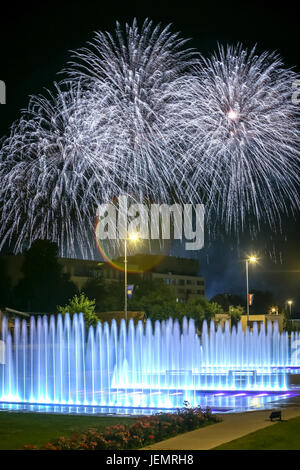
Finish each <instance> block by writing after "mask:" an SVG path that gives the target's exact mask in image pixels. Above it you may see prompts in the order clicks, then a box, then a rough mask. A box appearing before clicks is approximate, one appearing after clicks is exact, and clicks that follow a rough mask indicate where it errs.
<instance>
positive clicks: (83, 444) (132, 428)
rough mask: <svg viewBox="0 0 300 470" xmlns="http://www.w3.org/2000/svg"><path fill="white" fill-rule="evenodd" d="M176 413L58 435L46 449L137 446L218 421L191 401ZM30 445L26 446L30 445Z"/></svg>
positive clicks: (92, 448) (112, 448)
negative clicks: (101, 428) (69, 434)
mask: <svg viewBox="0 0 300 470" xmlns="http://www.w3.org/2000/svg"><path fill="white" fill-rule="evenodd" d="M184 405H185V406H184V408H182V409H179V410H177V412H175V413H158V414H156V415H153V416H145V417H142V418H136V419H134V421H133V423H132V424H130V425H123V424H116V425H113V426H108V427H106V428H105V430H104V431H103V432H99V431H97V430H96V429H88V430H87V431H86V432H85V433H83V434H74V436H72V437H71V438H66V437H59V438H58V439H55V440H53V441H51V442H48V443H47V444H45V445H44V446H43V447H42V449H43V450H103V449H105V450H118V449H120V450H121V449H136V448H139V447H143V446H145V445H148V444H150V443H153V442H157V441H160V440H162V439H166V438H168V437H172V436H174V435H176V434H178V433H181V432H186V431H191V430H193V429H197V428H198V427H201V426H203V425H205V424H208V423H212V422H217V421H218V418H217V417H216V416H214V415H213V414H212V413H211V410H210V409H209V408H206V410H202V409H201V408H200V407H197V408H190V407H189V404H188V402H185V403H184ZM28 447H29V446H26V448H28Z"/></svg>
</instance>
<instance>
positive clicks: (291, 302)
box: [287, 300, 293, 319]
mask: <svg viewBox="0 0 300 470" xmlns="http://www.w3.org/2000/svg"><path fill="white" fill-rule="evenodd" d="M287 303H288V306H289V308H290V319H291V318H292V305H293V301H292V300H288V301H287Z"/></svg>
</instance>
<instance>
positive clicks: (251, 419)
mask: <svg viewBox="0 0 300 470" xmlns="http://www.w3.org/2000/svg"><path fill="white" fill-rule="evenodd" d="M281 411H282V419H283V420H286V419H291V418H295V417H296V416H300V406H299V407H298V406H297V405H296V406H293V405H292V406H289V407H287V408H282V407H281ZM270 412H271V411H270V410H263V411H248V412H245V413H232V414H222V415H221V418H222V420H223V421H222V422H221V423H216V424H212V425H210V426H207V427H204V428H201V429H196V430H195V431H190V432H187V433H185V434H181V435H179V436H176V437H171V438H170V439H167V440H165V441H161V442H157V443H156V444H153V445H150V446H147V447H145V448H144V449H143V450H208V449H213V448H214V447H217V446H219V445H221V444H224V443H225V442H229V441H233V440H234V439H238V438H239V437H242V436H245V435H246V434H249V433H251V432H254V431H257V430H258V429H262V428H265V427H267V426H272V424H274V423H275V422H276V421H275V422H274V423H272V422H271V421H270V420H269V416H270Z"/></svg>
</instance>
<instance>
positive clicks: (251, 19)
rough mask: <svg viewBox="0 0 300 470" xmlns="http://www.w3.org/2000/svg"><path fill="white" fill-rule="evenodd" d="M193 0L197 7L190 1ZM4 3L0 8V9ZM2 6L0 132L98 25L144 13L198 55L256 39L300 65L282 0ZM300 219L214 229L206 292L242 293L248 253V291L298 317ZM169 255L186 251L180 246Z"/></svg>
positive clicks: (293, 15) (291, 13)
mask: <svg viewBox="0 0 300 470" xmlns="http://www.w3.org/2000/svg"><path fill="white" fill-rule="evenodd" d="M195 5H196V6H195ZM2 8H3V7H2ZM5 8H6V11H4V12H3V11H1V30H0V44H1V61H0V80H4V81H5V82H6V86H7V104H6V105H4V106H0V137H1V136H3V135H6V134H7V133H8V131H9V127H10V125H11V124H12V122H13V121H14V120H15V119H17V118H18V116H19V111H20V109H21V108H24V107H26V105H27V102H28V95H30V94H38V93H41V92H43V88H44V87H46V88H51V86H52V83H53V81H55V80H57V81H59V80H60V78H61V76H57V75H56V74H57V72H59V71H60V70H61V69H62V68H63V67H64V65H65V63H66V61H67V60H68V58H69V57H70V55H69V52H68V51H69V50H70V49H76V48H78V47H81V46H83V45H84V44H85V42H86V41H88V40H90V39H92V37H93V32H94V31H95V30H98V29H102V30H110V31H112V30H113V29H114V26H115V21H116V20H118V21H119V22H121V23H122V22H125V21H128V22H130V23H131V22H132V20H133V18H134V17H136V18H137V19H138V20H139V22H140V23H141V22H142V21H143V20H144V19H145V18H146V17H149V18H151V19H153V21H154V22H155V23H157V22H162V23H163V24H168V23H170V22H171V23H173V24H174V30H176V31H181V33H182V36H184V37H190V38H192V40H191V42H190V45H191V47H195V48H197V49H198V50H199V51H200V52H201V53H202V54H204V55H206V54H209V53H211V52H212V51H214V50H215V49H216V48H217V44H218V42H219V43H221V44H227V43H230V44H236V43H237V42H241V43H242V44H244V45H246V46H248V47H252V46H254V45H255V44H257V48H258V51H259V52H262V51H264V50H268V51H274V50H276V51H277V52H278V53H279V54H280V55H281V56H282V57H283V59H284V61H285V64H286V65H287V66H294V67H295V69H296V70H297V71H299V70H300V61H299V36H298V34H299V27H298V21H299V18H298V16H297V12H296V10H295V9H293V8H292V7H291V4H290V3H288V2H282V7H281V8H280V9H279V8H278V7H276V6H275V2H270V3H267V2H258V3H257V4H255V2H253V1H243V2H239V3H237V4H234V3H231V2H228V1H224V2H220V5H218V4H217V3H216V2H213V1H211V0H208V1H207V0H205V1H203V0H198V1H197V2H190V1H187V0H182V1H181V2H174V1H169V2H166V1H165V2H164V1H161V2H159V3H154V2H153V1H151V2H150V1H149V2H146V1H141V0H140V1H136V2H134V1H126V0H124V1H123V2H116V1H113V2H110V1H107V0H106V1H105V2H104V1H97V0H94V1H88V0H86V1H82V2H75V1H73V2H70V3H69V2H66V1H62V0H61V1H59V2H58V1H56V0H53V1H52V2H47V1H43V2H37V3H31V2H23V3H22V5H19V6H17V4H16V3H11V4H10V3H7V2H6V7H5ZM299 231H300V218H299V217H298V218H297V219H295V220H293V219H292V218H289V219H284V220H283V224H282V233H277V234H274V233H271V232H270V231H269V230H267V229H265V230H263V231H262V232H261V233H260V234H259V235H258V237H257V239H255V240H250V239H249V238H248V237H247V234H243V235H242V236H241V239H240V241H239V242H238V241H237V240H236V239H235V238H233V237H228V236H227V237H224V238H223V237H222V236H220V235H218V237H217V239H216V241H215V242H211V243H206V245H205V249H204V250H202V251H201V252H200V253H197V254H195V253H194V254H193V256H197V257H198V258H199V260H200V272H201V274H203V275H204V276H205V278H206V287H207V296H208V297H209V298H210V297H212V296H213V295H215V294H217V293H221V292H232V293H240V294H244V291H245V281H244V261H243V259H244V257H245V255H246V254H249V253H251V252H252V251H254V252H256V253H257V254H259V255H260V257H261V259H260V263H259V265H257V266H256V267H255V268H252V267H251V273H250V276H251V278H250V280H251V282H250V290H251V288H253V289H262V290H265V289H268V290H272V291H273V292H274V294H275V295H276V296H277V298H278V301H281V302H284V301H285V300H286V299H287V298H292V299H293V300H294V301H295V306H294V311H295V312H297V313H296V316H298V318H300V292H299V291H300V289H299V287H300V253H299V242H298V239H299ZM175 254H179V255H183V256H184V255H185V253H182V252H181V250H180V249H176V250H175Z"/></svg>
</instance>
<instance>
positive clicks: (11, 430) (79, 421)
mask: <svg viewBox="0 0 300 470" xmlns="http://www.w3.org/2000/svg"><path fill="white" fill-rule="evenodd" d="M131 419H132V418H123V417H122V418H120V417H107V416H103V417H102V416H78V415H55V414H44V413H16V412H6V411H0V449H1V450H4V449H5V450H11V449H23V446H24V445H25V444H31V445H36V446H37V447H39V446H41V445H43V444H45V443H46V442H48V441H49V440H52V439H54V438H56V437H59V436H66V437H67V436H70V435H72V434H74V433H81V432H84V431H86V430H87V429H88V428H97V429H99V430H102V429H104V428H105V427H106V426H110V425H112V424H121V423H122V424H125V423H128V422H130V420H131Z"/></svg>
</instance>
